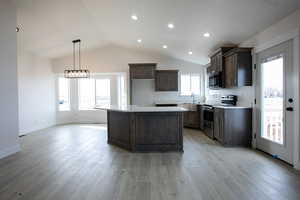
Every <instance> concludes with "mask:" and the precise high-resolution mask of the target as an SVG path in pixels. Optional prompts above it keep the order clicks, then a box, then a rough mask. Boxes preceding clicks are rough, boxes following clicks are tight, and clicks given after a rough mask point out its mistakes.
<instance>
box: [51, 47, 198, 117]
mask: <svg viewBox="0 0 300 200" xmlns="http://www.w3.org/2000/svg"><path fill="white" fill-rule="evenodd" d="M83 45H84V44H83ZM82 60H83V65H84V66H88V68H89V69H90V70H91V72H92V73H113V72H117V73H118V72H123V73H126V74H127V78H128V73H129V66H128V63H145V62H149V63H158V67H157V68H158V69H179V70H180V72H183V73H187V72H189V73H203V70H204V68H203V66H201V65H199V64H194V63H190V62H186V61H183V60H178V59H175V58H172V57H168V56H166V55H161V54H157V53H154V52H149V51H142V50H141V49H138V48H137V49H130V48H125V47H122V46H116V45H109V46H106V47H103V48H99V49H93V50H89V51H86V52H83V53H82ZM70 63H72V56H65V57H62V58H58V59H54V60H53V61H52V65H53V71H54V72H55V73H63V70H64V69H65V66H68V65H70ZM141 86H142V85H141ZM143 89H145V88H144V87H141V88H140V91H142V90H143ZM128 94H129V91H128ZM151 95H152V96H153V101H154V100H155V101H169V100H173V101H174V100H178V101H191V98H182V97H180V96H179V95H178V92H159V93H155V92H154V89H153V93H152V94H151ZM94 112H95V111H94ZM82 113H85V114H84V115H85V117H86V116H91V113H93V111H86V112H82V111H80V112H79V113H78V112H77V113H76V115H77V117H76V116H75V115H72V114H71V113H70V112H69V113H67V112H63V113H62V112H59V113H58V114H57V116H58V117H57V118H58V123H61V122H62V119H65V120H63V121H64V122H67V121H76V122H78V120H76V119H74V117H76V118H77V119H79V120H83V119H84V118H82V117H80V116H81V115H82ZM97 114H98V116H96V117H97V118H98V119H99V120H101V121H102V122H106V116H105V112H101V113H99V112H98V113H97ZM61 116H63V117H61ZM65 116H72V118H73V119H71V118H69V120H68V117H65ZM89 121H90V122H91V121H93V120H89Z"/></svg>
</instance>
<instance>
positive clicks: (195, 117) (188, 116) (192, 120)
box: [183, 111, 200, 129]
mask: <svg viewBox="0 0 300 200" xmlns="http://www.w3.org/2000/svg"><path fill="white" fill-rule="evenodd" d="M183 122H184V127H187V128H197V129H198V128H200V123H199V122H200V113H199V111H187V112H184V114H183Z"/></svg>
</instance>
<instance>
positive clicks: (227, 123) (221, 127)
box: [214, 107, 252, 146]
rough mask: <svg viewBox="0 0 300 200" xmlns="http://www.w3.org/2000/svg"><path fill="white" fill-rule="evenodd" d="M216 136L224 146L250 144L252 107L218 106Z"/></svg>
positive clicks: (216, 111)
mask: <svg viewBox="0 0 300 200" xmlns="http://www.w3.org/2000/svg"><path fill="white" fill-rule="evenodd" d="M214 137H215V139H216V140H218V141H219V142H220V143H221V144H222V145H224V146H250V145H251V140H252V109H251V108H226V107H225V108H223V107H222V108H221V107H220V108H218V107H216V108H215V110H214Z"/></svg>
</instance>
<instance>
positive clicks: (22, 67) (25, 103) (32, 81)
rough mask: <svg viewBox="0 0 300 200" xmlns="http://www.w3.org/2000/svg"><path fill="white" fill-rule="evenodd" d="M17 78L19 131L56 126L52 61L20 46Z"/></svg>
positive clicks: (25, 132) (26, 131)
mask: <svg viewBox="0 0 300 200" xmlns="http://www.w3.org/2000/svg"><path fill="white" fill-rule="evenodd" d="M20 34H22V33H20ZM18 81H19V134H20V135H23V134H27V133H30V132H33V131H36V130H39V129H43V128H47V127H50V126H54V125H55V124H56V107H55V76H54V73H53V72H52V66H51V61H50V60H49V59H46V58H41V57H39V56H36V55H33V54H31V53H29V52H25V51H23V50H21V49H19V51H18Z"/></svg>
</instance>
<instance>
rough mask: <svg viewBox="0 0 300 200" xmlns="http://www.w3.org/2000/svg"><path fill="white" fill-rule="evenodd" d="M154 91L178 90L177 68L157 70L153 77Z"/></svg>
mask: <svg viewBox="0 0 300 200" xmlns="http://www.w3.org/2000/svg"><path fill="white" fill-rule="evenodd" d="M155 90H156V91H178V71H177V70H157V71H156V77H155Z"/></svg>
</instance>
